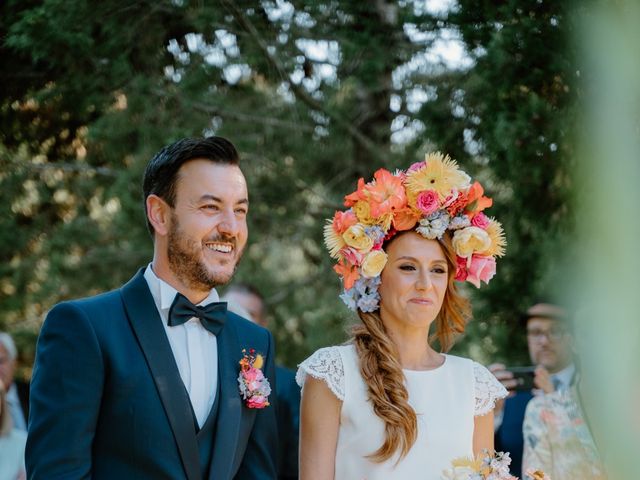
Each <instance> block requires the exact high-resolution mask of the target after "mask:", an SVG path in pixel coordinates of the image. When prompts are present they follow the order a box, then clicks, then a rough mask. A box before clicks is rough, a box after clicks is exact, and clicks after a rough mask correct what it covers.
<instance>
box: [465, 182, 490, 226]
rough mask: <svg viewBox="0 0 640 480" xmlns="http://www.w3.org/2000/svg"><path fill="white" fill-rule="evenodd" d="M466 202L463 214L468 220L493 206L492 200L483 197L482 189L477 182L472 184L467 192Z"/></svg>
mask: <svg viewBox="0 0 640 480" xmlns="http://www.w3.org/2000/svg"><path fill="white" fill-rule="evenodd" d="M467 202H468V203H467V206H466V208H465V213H466V214H467V215H468V216H469V217H470V218H473V217H474V216H475V215H477V214H478V213H480V212H481V211H483V210H484V209H485V208H489V207H490V206H491V205H493V200H491V199H490V198H487V197H485V196H484V188H482V185H480V183H478V182H474V183H473V185H471V187H470V188H469V190H468V191H467Z"/></svg>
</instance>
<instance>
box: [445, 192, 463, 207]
mask: <svg viewBox="0 0 640 480" xmlns="http://www.w3.org/2000/svg"><path fill="white" fill-rule="evenodd" d="M459 196H460V192H458V190H457V189H455V188H454V189H453V190H451V193H450V194H449V195H447V198H445V199H444V202H442V208H447V207H449V206H451V204H452V203H453V202H455V201H456V200H457V199H458V197H459Z"/></svg>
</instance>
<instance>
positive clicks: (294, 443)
mask: <svg viewBox="0 0 640 480" xmlns="http://www.w3.org/2000/svg"><path fill="white" fill-rule="evenodd" d="M276 391H277V392H278V411H277V412H276V417H277V420H278V443H279V444H278V447H279V448H278V479H279V480H297V479H298V444H299V442H298V432H299V430H300V387H299V386H298V384H297V383H296V376H295V373H293V372H292V371H291V370H289V369H288V368H285V367H282V366H279V365H276Z"/></svg>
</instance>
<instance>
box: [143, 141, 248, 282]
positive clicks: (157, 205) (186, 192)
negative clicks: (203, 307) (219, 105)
mask: <svg viewBox="0 0 640 480" xmlns="http://www.w3.org/2000/svg"><path fill="white" fill-rule="evenodd" d="M238 161H239V160H238V152H237V151H236V149H235V147H234V146H233V144H232V143H231V142H229V141H228V140H226V139H224V138H221V137H211V138H185V139H182V140H179V141H177V142H175V143H173V144H171V145H168V146H166V147H164V148H163V149H162V150H160V152H158V153H157V154H156V155H155V156H154V157H153V158H152V159H151V160H150V162H149V164H148V165H147V168H146V170H145V173H144V180H143V192H144V199H145V208H146V213H147V224H148V227H149V230H150V232H151V233H152V235H153V237H154V250H155V251H154V270H157V271H156V274H159V275H160V276H161V278H163V279H165V280H168V281H169V283H170V284H172V285H173V286H174V287H176V288H177V287H184V288H183V289H182V290H187V291H192V292H198V293H200V292H208V291H209V290H211V288H214V287H216V286H218V285H223V284H225V283H227V282H228V281H229V280H230V279H231V277H232V275H233V273H234V271H235V268H236V266H237V264H238V261H239V260H240V258H241V256H242V253H243V251H244V247H245V245H246V243H247V237H248V231H247V221H246V216H247V212H248V206H249V205H248V203H249V200H248V193H247V185H246V181H245V178H244V176H243V174H242V172H241V170H240V168H239V166H238ZM178 289H179V290H181V289H180V288H178Z"/></svg>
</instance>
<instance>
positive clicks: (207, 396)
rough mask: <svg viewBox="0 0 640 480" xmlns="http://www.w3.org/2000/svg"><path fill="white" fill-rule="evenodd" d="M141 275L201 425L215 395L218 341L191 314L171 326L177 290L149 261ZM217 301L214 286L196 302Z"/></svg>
mask: <svg viewBox="0 0 640 480" xmlns="http://www.w3.org/2000/svg"><path fill="white" fill-rule="evenodd" d="M144 278H145V280H146V281H147V284H148V285H149V290H151V295H152V296H153V300H154V302H155V304H156V307H157V309H158V313H159V314H160V318H161V319H162V326H163V327H164V331H165V332H166V334H167V338H168V339H169V344H170V345H171V350H172V351H173V356H174V358H175V360H176V364H177V365H178V370H179V371H180V377H181V378H182V382H183V383H184V386H185V388H186V389H187V392H188V393H189V399H190V400H191V406H192V407H193V411H194V413H195V415H196V419H197V421H198V425H199V426H200V427H202V426H203V425H204V423H205V422H206V420H207V417H208V416H209V412H210V411H211V407H212V406H213V402H214V400H215V398H216V390H217V386H218V341H217V339H216V336H215V335H213V334H212V333H211V332H209V331H208V330H207V329H205V328H204V327H203V326H202V324H201V323H200V320H199V319H198V318H197V317H192V318H191V319H190V320H189V321H187V322H185V323H183V324H182V325H176V326H175V327H170V326H169V325H168V319H169V309H170V308H171V304H172V303H173V300H174V299H175V296H176V294H177V293H178V291H177V290H176V289H175V288H173V287H172V286H171V285H169V284H168V283H167V282H165V281H163V280H161V279H160V278H158V277H157V276H156V274H155V273H154V272H153V270H152V269H151V264H149V266H148V267H147V269H146V270H145V272H144ZM217 301H219V297H218V292H216V290H215V289H213V290H211V292H210V293H209V296H208V297H207V298H205V299H204V300H203V301H202V302H200V303H199V304H198V305H200V306H204V305H208V304H210V303H212V302H217Z"/></svg>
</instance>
